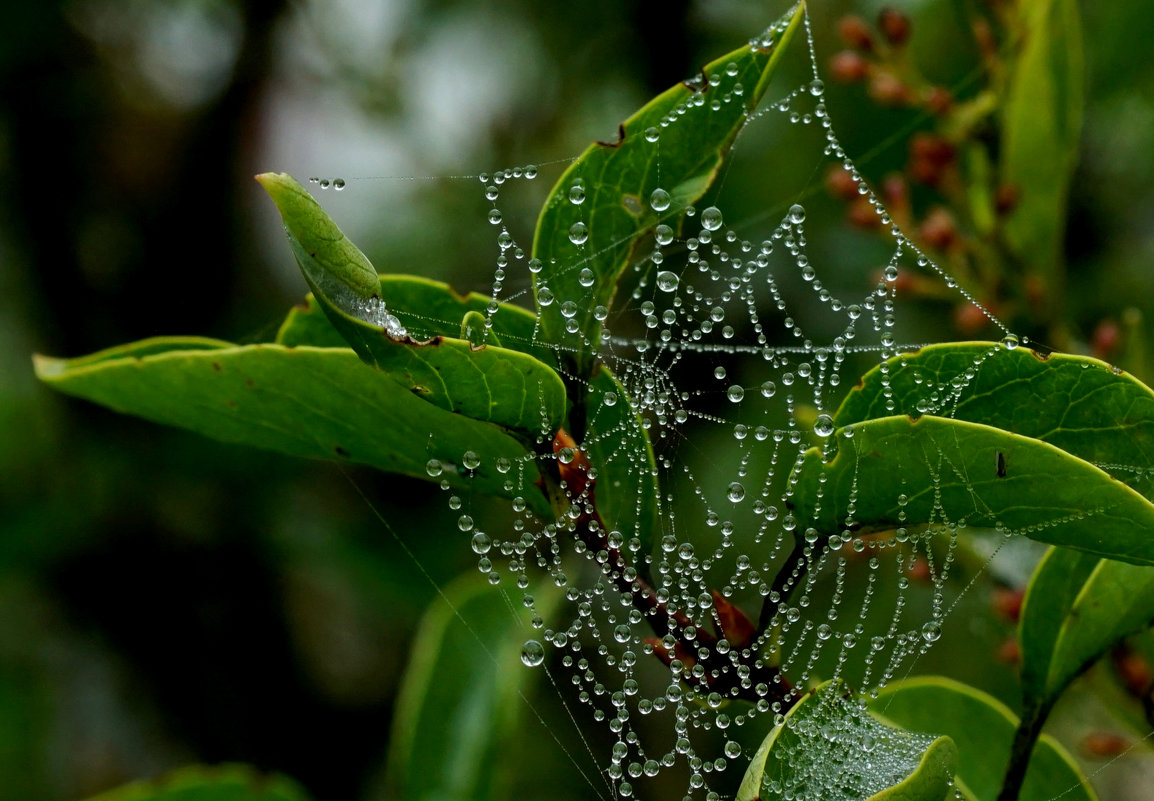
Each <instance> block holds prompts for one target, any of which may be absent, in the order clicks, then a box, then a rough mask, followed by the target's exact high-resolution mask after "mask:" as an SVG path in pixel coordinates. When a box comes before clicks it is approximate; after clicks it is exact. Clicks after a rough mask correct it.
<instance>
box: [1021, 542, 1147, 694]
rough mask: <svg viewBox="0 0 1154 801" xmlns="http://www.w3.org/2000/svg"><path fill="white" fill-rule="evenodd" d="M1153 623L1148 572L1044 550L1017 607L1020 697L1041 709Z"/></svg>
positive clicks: (1140, 568) (1088, 556)
mask: <svg viewBox="0 0 1154 801" xmlns="http://www.w3.org/2000/svg"><path fill="white" fill-rule="evenodd" d="M1152 622H1154V570H1152V569H1150V568H1149V567H1143V566H1139V565H1128V564H1125V563H1122V562H1116V561H1113V560H1110V559H1099V558H1096V557H1094V556H1092V555H1090V554H1084V553H1077V552H1073V551H1066V550H1062V549H1058V548H1051V549H1050V550H1049V551H1048V552H1047V553H1046V556H1045V557H1044V558H1043V559H1042V561H1041V563H1040V564H1039V565H1038V568H1037V569H1036V570H1035V571H1034V576H1033V578H1032V579H1031V580H1030V586H1029V588H1028V589H1027V591H1026V599H1025V602H1024V604H1023V606H1022V617H1021V621H1020V623H1019V627H1018V636H1019V640H1020V642H1021V646H1022V648H1021V650H1022V695H1023V700H1024V706H1025V708H1026V709H1027V710H1033V709H1044V708H1048V707H1049V705H1050V704H1052V703H1053V701H1054V700H1055V699H1057V697H1058V695H1059V694H1060V693H1061V692H1062V691H1063V690H1064V689H1065V688H1066V687H1067V685H1069V683H1070V682H1071V681H1073V680H1074V678H1076V677H1077V676H1078V675H1079V674H1080V673H1082V671H1084V670H1085V669H1086V668H1088V667H1089V666H1090V665H1092V664H1093V663H1094V662H1096V661H1097V660H1098V658H1099V657H1101V656H1102V654H1104V653H1105V652H1106V651H1107V650H1109V648H1110V647H1111V646H1113V645H1114V644H1115V643H1116V642H1118V641H1119V640H1121V639H1122V638H1123V637H1126V636H1128V635H1130V634H1133V633H1135V632H1137V631H1141V630H1142V629H1145V628H1147V627H1148V626H1149V625H1150V624H1151V623H1152Z"/></svg>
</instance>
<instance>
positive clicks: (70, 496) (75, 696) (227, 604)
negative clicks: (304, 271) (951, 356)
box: [0, 0, 1154, 801]
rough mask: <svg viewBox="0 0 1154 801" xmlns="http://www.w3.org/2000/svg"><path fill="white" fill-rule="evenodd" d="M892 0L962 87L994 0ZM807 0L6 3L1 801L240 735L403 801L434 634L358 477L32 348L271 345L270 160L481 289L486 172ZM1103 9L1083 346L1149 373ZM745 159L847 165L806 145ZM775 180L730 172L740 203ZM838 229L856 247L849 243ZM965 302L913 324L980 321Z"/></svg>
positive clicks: (875, 159)
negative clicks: (61, 378) (52, 369)
mask: <svg viewBox="0 0 1154 801" xmlns="http://www.w3.org/2000/svg"><path fill="white" fill-rule="evenodd" d="M816 5H818V4H815V6H816ZM820 5H821V7H820V8H817V7H815V8H814V9H813V11H812V13H813V17H814V29H815V35H816V37H817V48H818V55H819V58H820V59H821V60H822V62H823V66H824V64H825V62H826V61H827V60H828V59H829V58H830V57H831V56H833V54H834V53H835V52H836V51H837V50H838V49H840V48H841V46H842V45H841V44H840V42H839V40H838V34H837V33H836V32H835V29H836V24H837V21H838V19H839V18H840V17H841V16H842V15H843V14H845V13H848V12H854V13H858V14H860V15H862V17H863V18H865V19H867V20H872V19H873V18H874V17H875V16H876V13H877V10H878V8H879V6H880V4H878V3H873V2H859V3H850V2H831V3H823V4H820ZM895 5H898V6H899V7H901V8H902V9H903V10H904V11H906V13H908V15H909V16H910V18H911V19H912V20H913V24H914V31H915V38H914V40H913V41H912V43H911V47H912V52H913V53H914V55H915V56H917V57H919V58H921V59H923V60H924V61H925V62H926V63H927V65H928V66H927V67H926V69H927V71H928V72H931V73H932V72H934V71H935V70H939V71H940V72H941V73H942V75H943V77H941V78H939V80H941V81H943V82H945V83H946V84H947V85H949V84H950V83H951V81H952V82H954V83H958V82H960V80H961V79H960V78H959V77H957V76H964V75H966V74H967V67H966V65H965V63H964V62H965V59H966V58H967V53H968V52H969V51H968V48H969V45H968V44H967V42H969V34H968V33H967V31H968V28H967V24H966V20H967V15H968V14H970V13H971V12H972V10H973V9H974V8H978V9H981V8H983V7H984V6H986V5H987V4H986V3H979V2H973V3H965V2H950V1H947V0H923V1H922V2H910V3H896V4H895ZM989 5H997V4H996V3H993V2H991V3H990V4H989ZM782 11H784V6H783V5H782V4H780V3H779V4H765V3H753V2H743V1H739V0H667V1H664V2H658V0H613V2H610V1H609V0H587V1H586V2H581V3H560V2H539V0H496V1H494V0H487V2H480V0H461V2H450V1H449V0H443V1H441V2H438V1H437V0H341V2H334V3H322V2H295V3H291V4H289V3H283V2H278V0H254V1H253V2H247V3H240V2H231V1H230V0H153V1H152V2H147V1H145V0H68V1H63V0H44V2H37V3H19V4H14V5H11V7H10V8H7V9H6V20H5V24H4V25H3V26H2V32H0V182H2V186H3V191H2V192H0V336H2V337H3V342H2V347H0V476H2V481H0V801H7V799H21V801H41V800H43V801H56V800H57V799H61V800H64V799H78V798H82V797H84V796H85V795H88V794H92V793H95V792H98V791H101V790H104V789H107V788H109V787H112V786H115V785H117V784H119V783H122V782H125V781H128V780H131V779H134V778H138V777H141V776H148V775H155V774H157V773H158V772H161V771H163V770H165V769H168V768H171V767H175V766H178V765H182V764H186V763H191V762H219V761H245V762H251V763H254V764H256V765H258V766H261V767H263V768H269V769H277V770H281V771H284V772H286V773H289V774H291V775H293V776H295V777H297V778H298V779H299V780H301V781H302V782H303V783H304V784H305V785H306V786H307V787H308V788H309V789H310V790H311V791H312V792H313V793H314V794H315V796H316V798H317V799H319V801H336V800H337V799H354V798H369V797H375V796H374V793H375V792H376V790H374V789H373V788H379V787H380V783H379V773H380V770H381V767H382V762H383V758H384V753H385V748H386V745H387V738H388V730H389V720H390V715H391V710H392V706H393V702H394V696H395V692H396V688H397V682H398V680H399V677H400V674H401V671H402V669H403V667H404V664H405V659H406V656H407V646H408V643H409V639H410V637H411V636H412V630H413V627H414V625H415V621H416V620H417V618H418V616H419V615H420V613H421V611H422V610H423V609H424V607H425V606H426V604H427V603H428V602H429V601H430V600H431V599H432V598H433V596H434V592H435V591H434V589H433V588H432V586H430V584H429V583H428V582H427V581H426V580H425V579H424V578H423V577H421V576H420V575H419V573H418V572H417V571H416V570H415V569H414V567H413V564H412V563H411V561H410V560H409V559H408V557H407V556H405V555H404V554H403V552H402V550H401V548H400V547H399V545H398V544H397V543H396V542H395V541H394V540H393V539H391V538H390V537H389V536H388V535H387V533H386V532H385V531H384V530H383V529H382V527H381V525H380V524H379V523H378V522H377V520H376V518H375V517H374V515H373V514H372V511H371V510H370V509H369V508H368V507H367V506H366V504H365V503H364V501H363V500H362V499H361V498H360V496H359V495H358V494H357V492H356V491H355V490H354V489H353V488H352V487H351V486H350V484H349V482H348V481H347V480H346V477H345V476H344V475H343V474H342V473H340V472H339V471H337V470H336V469H335V468H333V467H331V466H329V465H326V464H321V463H308V462H301V461H295V460H290V459H287V458H281V457H278V456H275V455H269V454H264V453H259V452H254V451H249V450H245V449H241V448H236V447H231V446H227V445H222V444H219V443H215V442H210V441H206V440H202V439H200V438H197V437H195V436H193V435H190V434H185V433H182V432H179V431H175V430H170V429H162V428H158V427H156V426H152V425H150V424H147V423H144V422H141V421H138V420H135V419H130V418H123V417H119V416H117V415H115V414H112V413H110V412H107V411H105V410H103V409H100V408H96V407H94V406H91V405H87V404H84V403H81V402H73V401H70V400H68V399H66V398H64V397H61V396H58V395H55V394H53V393H52V392H50V391H49V390H47V389H45V388H44V387H42V386H40V385H38V384H37V382H36V381H35V379H34V377H33V374H32V370H31V362H30V356H31V354H32V353H33V352H42V353H49V354H53V355H68V356H72V355H80V354H83V353H88V352H91V351H94V350H98V349H101V348H104V347H108V346H111V345H115V344H118V343H121V342H125V341H128V340H132V339H137V338H142V337H147V336H154V335H161V334H203V335H208V336H214V337H219V338H223V339H229V340H233V341H238V342H251V341H259V340H262V339H268V338H271V336H272V335H273V334H274V333H275V329H276V326H277V324H278V323H279V320H280V319H281V317H282V316H283V314H284V312H285V311H286V310H287V308H288V307H289V306H290V305H291V304H292V303H294V302H296V301H297V300H299V298H300V296H301V295H303V292H304V286H303V283H302V282H301V281H300V280H299V277H298V275H297V274H296V268H295V265H294V264H293V263H292V260H291V258H290V256H289V251H288V249H287V247H286V246H285V245H284V242H283V238H282V236H281V234H280V230H279V225H278V223H277V220H276V218H275V212H274V211H273V209H272V206H271V204H270V203H269V202H268V201H267V199H266V198H264V197H263V196H262V193H261V192H260V190H259V187H258V186H257V185H256V184H255V182H253V181H252V175H253V174H255V173H257V172H261V171H265V170H276V171H287V172H291V173H293V174H294V175H296V176H297V177H298V178H302V179H303V178H304V177H306V176H322V177H344V178H346V180H347V181H348V188H347V189H346V190H344V191H343V192H340V193H336V192H333V191H331V190H330V191H329V192H328V193H327V194H326V195H324V196H322V198H321V199H322V201H323V202H324V203H325V205H326V206H327V207H328V208H329V210H330V212H331V213H332V214H333V216H334V217H335V218H336V219H338V221H339V222H340V223H341V225H342V227H344V229H345V230H346V232H348V233H349V234H350V236H351V237H352V238H353V239H354V240H355V241H358V242H359V243H360V244H361V245H362V248H363V249H364V250H366V252H368V253H369V254H370V255H371V256H372V257H373V259H374V261H375V263H376V264H377V266H378V268H380V269H381V270H383V271H396V272H412V273H419V274H422V275H427V276H431V277H435V278H439V279H443V280H449V281H451V282H452V283H453V284H454V285H455V286H456V287H458V288H459V289H484V287H485V286H486V284H487V282H488V280H489V278H490V276H491V272H492V265H493V259H494V257H495V253H496V251H495V247H494V243H493V241H492V236H493V235H492V231H491V229H490V227H489V226H488V225H487V224H486V222H485V219H484V210H485V208H486V205H485V203H484V200H483V197H482V195H481V189H482V187H481V185H480V184H479V183H478V182H477V180H476V178H474V177H458V176H473V175H476V174H477V173H479V172H482V171H487V170H488V171H491V170H493V169H500V168H504V167H510V166H514V165H522V164H526V163H540V164H546V163H548V162H551V161H554V160H557V159H563V158H566V157H569V156H572V155H574V154H576V153H578V152H580V150H581V149H583V147H584V146H585V144H586V143H587V142H588V141H590V140H592V139H595V138H602V139H604V138H612V136H613V134H614V133H615V131H616V126H617V123H618V122H619V121H620V120H621V119H623V118H624V117H626V116H627V115H628V114H629V113H631V112H632V110H633V109H634V108H636V107H637V106H639V105H640V104H642V103H643V102H644V101H645V100H646V99H647V98H648V97H650V96H652V95H653V94H655V93H656V92H658V91H660V90H662V89H664V88H665V87H667V86H668V85H670V84H672V83H674V82H676V81H677V80H680V79H682V78H684V77H687V76H689V75H690V74H691V73H692V72H693V71H694V69H695V67H696V66H699V65H701V64H703V63H704V62H705V61H707V60H709V59H711V58H713V57H716V56H717V55H718V54H720V53H724V52H727V51H728V50H731V49H733V48H735V47H737V46H740V45H741V44H742V43H744V42H745V41H746V40H747V39H748V38H749V36H750V35H751V34H753V33H756V32H757V31H758V30H760V29H761V28H762V27H763V26H764V25H765V24H766V23H767V22H768V21H769V20H770V19H771V18H772V17H774V16H777V15H778V14H780V13H781V12H782ZM1083 11H1084V24H1085V40H1086V48H1087V81H1088V82H1087V109H1086V118H1085V129H1084V137H1083V144H1082V147H1081V160H1080V166H1079V168H1078V171H1077V174H1076V178H1075V181H1074V185H1073V189H1072V193H1071V211H1070V219H1069V223H1068V238H1067V241H1068V245H1069V248H1068V258H1069V274H1068V283H1069V292H1068V294H1067V296H1066V297H1067V300H1066V301H1065V304H1066V305H1065V306H1064V308H1063V310H1062V312H1063V316H1064V318H1065V319H1066V320H1067V321H1068V331H1069V338H1070V342H1071V343H1072V345H1073V346H1074V347H1077V348H1080V349H1082V350H1084V351H1091V350H1095V349H1096V348H1097V349H1099V350H1101V349H1102V348H1104V347H1115V348H1116V349H1118V354H1120V358H1123V357H1124V358H1125V359H1126V360H1127V361H1124V362H1123V364H1124V366H1126V367H1127V368H1128V369H1131V370H1133V371H1135V372H1137V373H1138V374H1139V375H1140V376H1141V377H1144V378H1146V379H1147V380H1149V379H1150V378H1152V377H1154V376H1151V375H1150V374H1149V372H1145V371H1146V370H1147V369H1148V367H1149V364H1148V363H1147V362H1145V356H1144V354H1143V353H1142V348H1141V345H1142V343H1143V342H1144V341H1145V339H1146V333H1147V332H1148V331H1149V327H1148V324H1147V323H1145V322H1143V318H1142V314H1143V313H1145V316H1146V318H1148V317H1149V315H1150V311H1151V308H1152V306H1151V297H1152V295H1154V281H1152V280H1151V272H1150V265H1151V264H1152V263H1154V260H1152V257H1154V181H1152V178H1154V62H1151V60H1150V59H1149V58H1148V54H1149V49H1150V46H1149V43H1150V41H1152V40H1154V24H1152V23H1151V21H1150V20H1151V19H1152V17H1151V15H1150V14H1149V12H1148V9H1147V7H1146V4H1144V3H1141V2H1137V0H1135V1H1134V2H1126V3H1111V4H1103V3H1086V4H1085V5H1084V9H1083ZM919 37H920V38H919ZM971 49H972V48H971ZM950 59H954V60H955V61H957V62H958V63H956V64H955V63H953V62H952V61H950ZM798 75H800V73H798ZM830 104H831V110H832V113H833V115H834V120H835V124H836V125H837V127H838V128H839V130H840V131H842V134H843V139H844V140H845V141H846V143H847V146H848V147H849V149H850V151H851V153H854V154H855V155H860V154H864V153H867V152H872V154H873V155H872V156H871V158H870V159H868V160H867V161H865V162H864V163H863V166H864V167H865V168H866V170H867V172H868V173H870V175H871V176H876V177H878V178H880V177H881V176H882V175H884V174H885V173H886V172H887V171H889V170H892V169H895V168H896V167H899V166H900V165H901V164H902V163H903V161H904V159H905V157H906V147H907V140H908V138H909V135H910V134H911V133H912V130H913V129H912V128H908V127H907V128H906V129H905V131H904V133H903V135H902V136H899V137H896V138H891V134H892V133H893V132H894V130H895V129H901V128H902V127H903V126H905V125H906V122H907V120H906V119H905V118H901V117H900V113H898V112H891V111H887V112H885V113H880V112H879V111H878V109H877V106H876V104H875V103H874V102H873V101H872V100H871V99H870V98H869V97H868V96H867V93H866V92H865V91H863V90H862V89H861V88H860V87H857V86H845V87H833V88H832V89H831V97H830ZM895 113H898V114H899V116H898V117H895V116H894V114H895ZM910 118H911V119H912V118H913V117H912V115H911V117H910ZM914 127H916V121H915V125H914ZM771 141H772V140H771ZM746 155H747V157H749V158H751V159H754V161H753V162H752V163H754V164H755V165H757V167H758V169H760V170H763V171H764V173H763V174H772V175H774V176H775V179H778V180H782V181H793V182H794V183H795V184H796V185H797V186H799V187H803V188H805V187H808V189H809V190H810V191H812V192H818V193H820V192H822V191H824V190H823V189H822V185H821V181H822V178H821V176H820V175H818V176H817V177H816V178H815V177H814V176H813V175H811V174H810V173H811V171H812V168H813V165H812V162H804V163H801V162H799V161H798V160H796V159H792V158H790V156H789V153H788V151H784V150H782V149H778V150H774V148H772V147H767V148H766V149H765V150H764V151H763V152H762V151H754V152H753V153H749V152H748V151H747V153H746ZM559 170H560V166H557V165H554V166H552V167H550V166H544V167H542V170H541V177H540V178H538V179H537V180H536V181H535V182H532V183H526V184H525V185H524V190H523V191H521V192H520V193H519V194H517V195H516V196H515V197H514V198H513V199H512V200H510V201H508V204H509V205H506V206H505V211H506V217H507V218H512V219H514V220H515V224H514V227H515V230H514V232H515V234H517V235H518V236H519V237H521V238H522V240H523V241H525V242H527V241H528V239H529V237H530V235H531V230H532V223H533V220H534V218H535V208H536V206H537V205H538V204H539V203H540V202H541V201H542V200H543V198H544V196H545V194H546V193H547V191H548V188H549V186H550V185H551V184H552V182H553V180H555V178H556V176H557V175H558V174H559ZM761 202H762V201H760V200H759V198H758V197H756V196H751V197H743V196H742V195H741V194H738V195H735V196H734V197H732V198H729V204H730V205H729V206H728V207H727V208H729V209H733V211H727V219H730V218H733V219H739V218H741V217H742V216H743V215H744V216H749V217H753V216H755V215H757V214H758V213H759V209H760V206H759V203H761ZM516 226H519V228H517V227H516ZM831 241H832V242H833V243H834V244H833V245H831V247H833V248H835V250H834V252H832V253H831V254H830V260H831V261H837V257H838V256H839V254H838V253H837V252H836V247H838V245H837V243H838V242H839V241H842V240H837V239H834V240H831ZM844 241H845V243H846V245H845V250H844V251H843V252H842V253H841V254H840V256H841V257H843V260H844V261H845V262H846V263H852V262H853V258H852V257H853V256H854V254H855V251H854V250H853V249H852V247H853V242H854V240H853V239H852V238H847V239H845V240H844ZM877 267H880V263H879V264H876V265H870V269H876V268H877ZM942 319H946V320H948V319H950V317H949V316H948V315H947V316H945V317H940V316H939V317H937V318H935V319H934V320H933V321H932V325H931V324H930V323H929V322H927V323H926V326H927V327H926V329H925V330H924V331H910V332H907V336H909V338H910V339H911V340H913V341H917V340H919V339H920V340H927V339H948V338H955V337H957V336H960V335H961V334H962V333H971V332H959V331H955V330H948V331H947V330H943V328H942V325H943V323H942V322H941V320H942ZM1103 326H1105V328H1103ZM1111 326H1113V328H1111ZM1111 331H1113V336H1114V340H1110V341H1106V340H1103V339H1102V337H1104V336H1106V335H1109V334H1110V333H1111ZM1103 332H1104V333H1103ZM987 333H989V332H987ZM1096 337H1097V338H1096ZM1122 340H1125V342H1124V344H1125V346H1126V347H1125V348H1124V349H1123V348H1122V345H1120V344H1118V343H1119V342H1122ZM1111 342H1113V343H1114V344H1113V345H1111ZM1103 355H1110V352H1109V351H1103ZM1144 372H1145V374H1144V375H1143V373H1144ZM352 475H353V478H354V480H355V481H356V482H357V483H358V484H359V485H360V486H361V487H363V488H364V489H365V491H366V493H367V494H368V495H369V496H370V497H371V498H372V499H373V500H374V501H375V502H376V503H379V504H380V506H381V509H382V510H383V512H384V514H385V516H386V517H387V518H388V519H389V521H390V522H391V523H392V525H393V526H394V528H395V529H396V530H397V531H398V532H400V533H401V536H402V537H403V538H404V539H405V541H406V542H407V544H408V545H409V547H411V548H412V549H413V551H414V552H415V553H416V555H417V557H418V559H420V561H421V562H422V564H423V565H424V566H425V567H426V568H427V569H428V570H429V572H430V573H431V574H432V577H433V579H434V580H436V581H437V582H439V583H445V582H448V581H449V580H450V579H451V578H452V577H453V576H454V575H456V574H458V573H459V572H461V571H462V570H464V569H466V568H467V567H468V566H469V565H470V564H471V561H472V560H471V558H470V557H471V555H470V554H469V553H468V552H467V549H465V548H460V549H459V551H460V552H459V553H456V552H455V551H454V550H453V549H447V548H444V547H442V546H441V544H440V543H438V542H437V541H436V538H435V537H433V536H431V535H430V533H431V532H436V531H437V530H446V524H448V523H449V517H448V510H447V509H445V507H444V504H443V502H442V501H440V500H439V498H438V497H437V495H436V494H435V491H434V490H431V489H430V488H428V487H426V486H425V485H424V484H421V483H419V482H416V481H412V480H407V479H399V478H394V477H381V476H375V475H372V474H369V473H360V472H356V473H353V474H352Z"/></svg>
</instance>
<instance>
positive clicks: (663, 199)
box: [649, 189, 670, 211]
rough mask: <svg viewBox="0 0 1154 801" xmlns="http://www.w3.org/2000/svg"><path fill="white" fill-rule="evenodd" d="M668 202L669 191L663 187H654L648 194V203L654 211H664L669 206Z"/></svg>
mask: <svg viewBox="0 0 1154 801" xmlns="http://www.w3.org/2000/svg"><path fill="white" fill-rule="evenodd" d="M669 203H670V199H669V193H668V192H666V191H665V190H664V189H654V190H653V194H651V195H650V196H649V205H650V206H652V207H653V210H654V211H665V210H666V209H667V208H669Z"/></svg>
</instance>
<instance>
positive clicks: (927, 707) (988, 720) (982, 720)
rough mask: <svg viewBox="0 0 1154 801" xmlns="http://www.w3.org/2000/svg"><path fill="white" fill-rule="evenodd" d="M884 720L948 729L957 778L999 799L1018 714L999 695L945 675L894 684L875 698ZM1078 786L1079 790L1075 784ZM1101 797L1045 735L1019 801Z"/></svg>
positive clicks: (976, 795)
mask: <svg viewBox="0 0 1154 801" xmlns="http://www.w3.org/2000/svg"><path fill="white" fill-rule="evenodd" d="M870 711H871V712H873V713H874V714H875V715H877V716H878V717H880V718H881V719H882V720H885V721H888V722H889V723H891V724H893V725H897V726H901V727H902V728H904V729H908V730H910V731H920V732H925V733H927V734H946V735H949V737H950V738H951V739H952V740H953V741H954V743H955V744H956V745H957V748H958V762H957V780H958V784H959V787H960V789H962V790H963V792H965V793H966V794H967V797H969V798H971V799H974V801H995V799H996V798H997V796H998V790H999V789H1000V787H1001V783H1002V775H1003V774H1004V773H1005V770H1006V763H1007V761H1008V759H1009V753H1010V744H1011V742H1012V741H1013V739H1014V730H1015V729H1016V728H1017V725H1018V718H1017V716H1016V715H1014V713H1013V712H1011V711H1010V710H1009V709H1008V708H1007V707H1006V706H1005V705H1004V704H1002V703H1001V702H1000V701H998V700H997V699H996V698H993V697H992V696H989V695H987V694H986V693H983V692H981V691H980V690H977V689H975V688H973V687H970V686H968V685H965V684H962V683H960V682H957V681H954V680H952V679H947V678H944V677H940V676H919V677H916V678H912V679H906V680H905V681H902V682H900V683H897V684H893V685H890V686H888V687H886V688H884V689H882V690H881V691H880V692H879V693H878V697H877V698H876V699H874V700H873V701H871V702H870ZM1070 788H1074V789H1072V790H1071V789H1070ZM1058 796H1061V797H1062V798H1068V799H1070V801H1096V798H1097V797H1096V796H1095V795H1094V792H1093V790H1092V789H1090V787H1089V785H1088V784H1087V783H1086V782H1085V781H1084V780H1083V779H1082V776H1081V773H1080V771H1079V769H1078V767H1077V765H1076V764H1075V763H1074V760H1073V759H1072V758H1071V757H1070V755H1069V754H1068V753H1066V750H1065V749H1064V748H1062V746H1061V745H1060V744H1059V743H1058V741H1057V740H1054V739H1053V738H1052V737H1045V736H1044V737H1042V738H1041V740H1040V741H1039V742H1038V745H1037V747H1036V748H1035V750H1034V755H1033V757H1032V759H1031V760H1030V767H1029V770H1028V771H1027V773H1026V781H1025V784H1024V785H1023V787H1022V794H1021V796H1020V797H1019V801H1049V799H1052V798H1055V797H1058Z"/></svg>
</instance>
